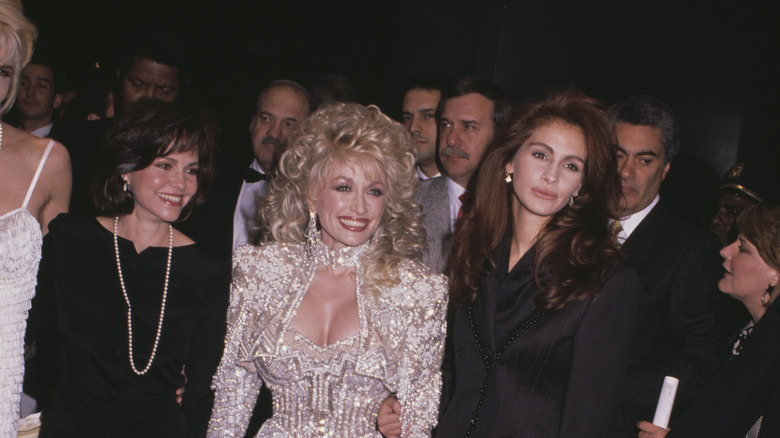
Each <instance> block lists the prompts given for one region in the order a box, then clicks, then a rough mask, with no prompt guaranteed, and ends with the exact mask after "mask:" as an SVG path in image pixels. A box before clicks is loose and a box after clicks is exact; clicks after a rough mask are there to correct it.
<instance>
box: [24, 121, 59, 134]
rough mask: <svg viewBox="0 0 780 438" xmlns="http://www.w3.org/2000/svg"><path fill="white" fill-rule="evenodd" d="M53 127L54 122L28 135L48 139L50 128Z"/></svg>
mask: <svg viewBox="0 0 780 438" xmlns="http://www.w3.org/2000/svg"><path fill="white" fill-rule="evenodd" d="M53 126H54V122H52V123H49V124H48V125H46V126H41V127H40V128H38V129H35V130H33V131H30V134H32V135H34V136H36V137H48V136H49V133H50V132H51V128H52V127H53Z"/></svg>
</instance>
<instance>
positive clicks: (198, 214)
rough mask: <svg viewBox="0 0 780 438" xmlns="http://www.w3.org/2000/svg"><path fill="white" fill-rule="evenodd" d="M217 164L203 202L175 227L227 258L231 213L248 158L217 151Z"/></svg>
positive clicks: (239, 190)
mask: <svg viewBox="0 0 780 438" xmlns="http://www.w3.org/2000/svg"><path fill="white" fill-rule="evenodd" d="M216 164H217V165H216V171H215V172H214V181H213V183H212V186H211V188H210V189H209V192H208V194H207V195H206V202H205V203H204V205H203V206H202V207H201V208H199V209H196V210H195V211H194V212H193V213H192V215H191V216H190V217H189V218H188V219H187V220H186V221H184V222H182V223H180V224H178V225H177V226H176V228H178V229H180V230H181V231H182V232H183V233H185V234H187V235H188V236H190V237H191V238H192V239H193V240H194V241H196V242H198V244H199V245H200V246H201V247H203V248H204V249H206V250H207V251H209V252H211V253H212V254H214V255H216V256H217V257H230V256H231V254H232V252H233V214H234V212H235V209H236V202H237V201H238V195H239V193H240V192H241V186H242V184H243V183H244V175H245V174H246V170H247V169H248V168H249V164H250V161H243V160H237V159H234V158H232V157H230V156H228V155H227V154H219V155H218V157H217V163H216Z"/></svg>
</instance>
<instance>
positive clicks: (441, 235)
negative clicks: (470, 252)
mask: <svg viewBox="0 0 780 438" xmlns="http://www.w3.org/2000/svg"><path fill="white" fill-rule="evenodd" d="M414 202H416V203H418V204H420V205H421V206H422V212H423V215H424V216H423V227H424V228H425V234H426V241H425V252H424V254H423V260H422V263H423V265H425V266H427V267H428V268H429V269H430V270H431V271H433V272H436V273H437V274H441V273H443V272H444V268H445V267H446V265H447V259H448V258H449V255H450V251H451V249H452V228H451V225H450V198H449V195H448V194H447V179H446V178H444V177H436V178H431V179H427V180H425V181H421V182H420V185H419V186H417V189H416V190H415V192H414Z"/></svg>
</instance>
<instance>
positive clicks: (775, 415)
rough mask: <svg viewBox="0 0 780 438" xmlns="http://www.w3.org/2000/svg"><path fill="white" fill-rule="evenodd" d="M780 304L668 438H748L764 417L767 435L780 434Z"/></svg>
mask: <svg viewBox="0 0 780 438" xmlns="http://www.w3.org/2000/svg"><path fill="white" fill-rule="evenodd" d="M778 345H780V306H778V305H777V304H774V305H772V306H771V307H770V308H769V309H768V310H767V313H766V314H765V315H764V316H763V317H762V318H761V320H760V321H759V322H758V324H756V327H755V329H754V330H753V334H752V335H751V336H750V339H749V340H748V343H747V346H746V347H745V349H744V350H742V353H741V354H740V355H739V356H737V357H735V358H733V359H732V360H730V361H728V363H727V364H726V365H725V367H724V368H723V369H722V370H721V371H720V373H718V375H717V377H716V378H715V379H713V380H712V381H711V382H710V383H709V384H707V386H706V387H705V388H704V389H703V390H702V391H701V394H700V395H699V398H697V399H696V401H695V402H694V403H693V404H692V405H691V408H690V409H688V410H687V411H686V412H685V413H684V414H683V416H682V417H681V418H680V420H679V421H678V422H677V423H675V425H674V427H672V429H671V431H670V432H669V435H667V436H668V438H674V437H696V436H701V437H708V438H721V437H722V438H727V437H729V438H730V437H743V436H745V434H746V433H747V431H748V430H749V429H750V428H751V427H752V426H753V423H755V421H756V420H757V419H758V417H759V416H761V415H764V420H763V423H762V425H761V436H762V437H777V436H780V348H778Z"/></svg>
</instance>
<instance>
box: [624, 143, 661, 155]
mask: <svg viewBox="0 0 780 438" xmlns="http://www.w3.org/2000/svg"><path fill="white" fill-rule="evenodd" d="M617 148H618V151H620V152H622V153H624V154H626V155H630V154H629V153H628V151H626V150H625V149H623V148H622V147H620V145H618V146H617ZM635 155H637V156H643V155H649V156H651V157H657V156H658V154H657V153H656V152H655V151H652V150H649V149H648V150H645V151H639V152H637V153H636V154H635Z"/></svg>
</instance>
